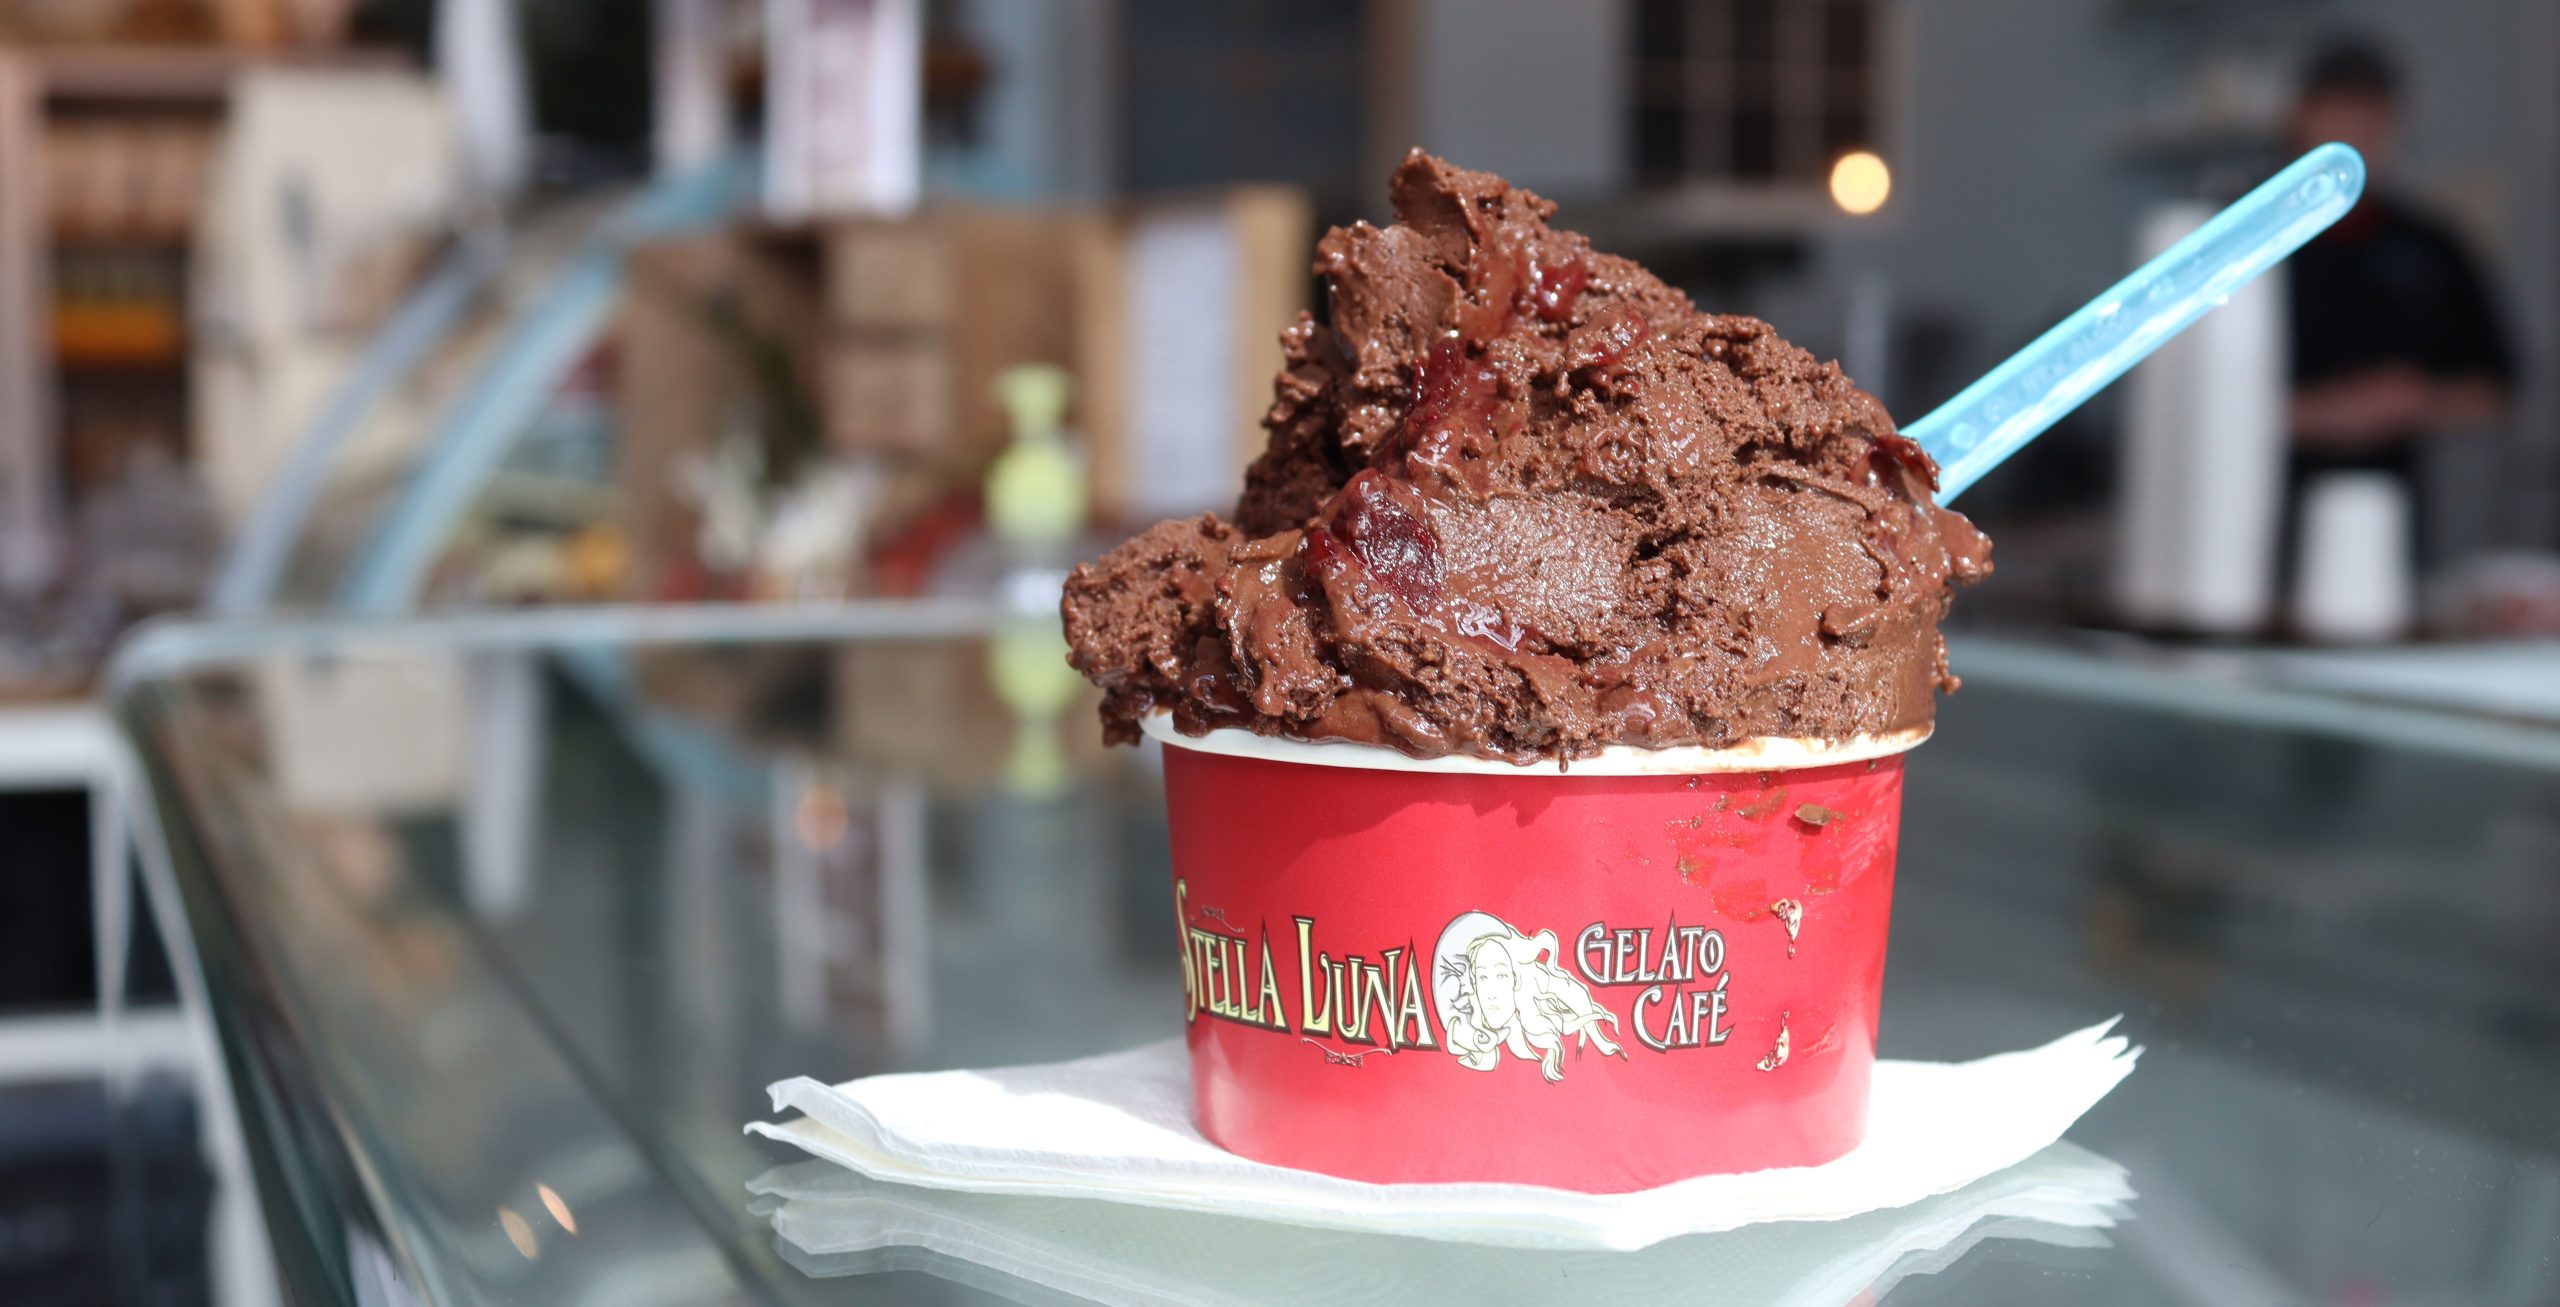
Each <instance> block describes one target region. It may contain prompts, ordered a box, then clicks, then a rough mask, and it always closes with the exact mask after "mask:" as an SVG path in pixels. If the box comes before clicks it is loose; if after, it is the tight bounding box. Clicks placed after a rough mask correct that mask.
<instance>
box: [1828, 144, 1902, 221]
mask: <svg viewBox="0 0 2560 1307" xmlns="http://www.w3.org/2000/svg"><path fill="white" fill-rule="evenodd" d="M1891 194H1893V171H1892V170H1891V169H1889V168H1887V167H1885V166H1884V160H1882V159H1879V158H1877V157H1876V156H1875V155H1874V154H1872V153H1870V152H1868V151H1866V150H1851V151H1850V152H1848V153H1847V154H1844V155H1841V156H1840V162H1838V163H1835V164H1833V165H1831V202H1832V203H1834V204H1837V205H1839V206H1840V207H1841V208H1842V209H1845V210H1847V211H1848V212H1850V213H1856V214H1868V213H1873V212H1875V211H1876V210H1878V209H1881V208H1883V207H1884V201H1885V197H1886V196H1888V195H1891Z"/></svg>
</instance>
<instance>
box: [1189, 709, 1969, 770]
mask: <svg viewBox="0 0 2560 1307" xmlns="http://www.w3.org/2000/svg"><path fill="white" fill-rule="evenodd" d="M1138 727H1139V729H1140V730H1142V731H1145V732H1146V734H1147V737H1148V738H1150V739H1154V740H1160V741H1162V742H1163V743H1164V744H1165V745H1166V746H1167V747H1169V748H1175V749H1188V750H1190V751H1192V752H1194V753H1214V754H1220V755H1223V756H1225V757H1229V758H1256V759H1260V760H1262V761H1265V762H1289V763H1298V764H1301V765H1303V766H1309V767H1350V768H1354V769H1358V770H1363V771H1400V772H1426V773H1438V774H1441V775H1450V776H1520V777H1533V776H1704V775H1713V774H1719V773H1737V772H1763V771H1801V770H1803V769H1805V768H1808V767H1831V766H1837V765H1838V764H1840V763H1844V762H1868V761H1871V760H1874V759H1877V758H1889V757H1892V756H1893V755H1895V754H1898V753H1904V752H1907V751H1909V750H1911V749H1913V748H1916V747H1918V746H1919V745H1920V744H1921V743H1922V742H1923V741H1925V740H1927V739H1928V738H1929V735H1930V732H1931V730H1932V728H1931V727H1928V726H1914V727H1910V728H1907V729H1905V730H1899V731H1887V732H1883V733H1881V734H1874V735H1866V734H1861V735H1853V736H1850V737H1849V738H1848V739H1845V740H1826V739H1816V738H1810V737H1806V738H1797V737H1792V736H1774V735H1773V736H1755V737H1753V738H1751V739H1748V740H1744V741H1741V742H1740V743H1737V744H1730V745H1726V746H1724V747H1723V748H1715V749H1710V748H1707V747H1705V746H1702V745H1681V746H1677V747H1674V748H1668V749H1638V748H1633V747H1630V746H1628V745H1623V744H1613V745H1610V746H1608V747H1606V748H1603V749H1602V750H1600V752H1598V753H1596V754H1593V755H1591V756H1589V757H1586V758H1576V759H1574V760H1573V761H1572V762H1571V763H1568V764H1559V763H1557V762H1556V761H1555V760H1553V759H1543V760H1540V761H1538V762H1531V763H1510V762H1500V761H1497V760H1495V759H1491V758H1477V757H1472V756H1466V755H1451V756H1449V757H1445V758H1414V757H1408V756H1407V755H1405V754H1401V753H1398V752H1396V751H1395V750H1393V749H1389V748H1383V747H1380V746H1378V745H1372V744H1354V743H1351V742H1349V741H1343V740H1327V741H1321V742H1319V741H1310V740H1292V739H1287V738H1284V737H1280V736H1271V735H1256V734H1254V733H1253V732H1251V731H1247V730H1239V729H1237V728H1234V727H1221V728H1219V729H1218V730H1214V731H1211V732H1209V733H1208V734H1207V735H1185V734H1183V733H1182V732H1180V731H1177V730H1175V729H1174V728H1173V715H1172V714H1171V713H1161V712H1159V713H1151V714H1149V715H1147V716H1146V717H1145V718H1142V719H1141V720H1140V721H1139V723H1138Z"/></svg>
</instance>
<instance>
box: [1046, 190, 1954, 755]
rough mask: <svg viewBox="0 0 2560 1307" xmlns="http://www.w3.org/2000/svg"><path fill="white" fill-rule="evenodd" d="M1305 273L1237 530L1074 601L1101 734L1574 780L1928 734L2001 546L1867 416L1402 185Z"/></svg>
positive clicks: (1711, 331) (1605, 262)
mask: <svg viewBox="0 0 2560 1307" xmlns="http://www.w3.org/2000/svg"><path fill="white" fill-rule="evenodd" d="M1393 195H1394V200H1395V209H1396V214H1397V217H1398V219H1399V221H1397V222H1396V223H1395V224H1394V225H1392V226H1389V227H1385V228H1378V227H1372V226H1370V225H1368V224H1367V223H1358V224H1354V225H1353V226H1350V227H1341V228H1336V229H1334V230H1333V231H1331V232H1329V233H1327V234H1326V236H1325V237H1324V239H1323V241H1322V242H1320V243H1319V244H1318V245H1317V247H1316V269H1317V271H1318V272H1320V273H1321V274H1322V275H1323V276H1324V278H1325V282H1326V285H1327V286H1328V288H1329V290H1330V296H1331V301H1330V302H1331V312H1330V314H1329V318H1330V321H1329V322H1328V323H1324V324H1319V323H1317V322H1316V321H1315V320H1314V319H1313V318H1311V317H1308V316H1303V315H1302V316H1301V317H1300V318H1299V319H1298V321H1297V322H1296V323H1295V324H1294V325H1292V326H1290V327H1289V328H1288V329H1287V330H1286V331H1284V332H1282V333H1281V337H1280V340H1281V346H1282V349H1283V351H1284V354H1285V363H1286V366H1285V367H1284V368H1283V369H1282V371H1281V372H1280V375H1279V376H1278V378H1277V379H1276V380H1275V381H1274V383H1273V387H1272V389H1273V401H1272V405H1271V411H1270V413H1269V414H1268V415H1267V416H1266V417H1265V418H1264V419H1263V424H1264V425H1265V426H1266V427H1268V428H1269V429H1270V432H1271V441H1270V445H1269V447H1268V448H1267V449H1266V450H1265V451H1264V452H1263V454H1262V456H1261V457H1260V458H1259V459H1257V460H1256V461H1255V462H1254V464H1253V466H1252V468H1251V469H1250V470H1249V471H1248V472H1247V473H1246V475H1245V489H1244V497H1243V499H1242V500H1241V501H1240V502H1239V503H1238V504H1237V505H1236V511H1235V515H1234V519H1233V521H1231V522H1230V521H1227V520H1222V519H1220V518H1218V517H1216V516H1207V517H1202V518H1198V519H1196V520H1192V521H1177V522H1165V523H1162V524H1159V525H1158V526H1156V527H1155V528H1153V529H1152V530H1149V531H1147V532H1146V533H1144V534H1142V535H1140V536H1138V537H1137V538H1136V539H1134V540H1131V541H1129V542H1128V543H1126V544H1123V545H1121V546H1120V547H1119V548H1117V549H1114V550H1112V551H1111V552H1110V553H1109V554H1106V555H1104V556H1103V557H1102V558H1101V559H1100V560H1099V561H1096V562H1093V563H1089V564H1086V565H1085V566H1083V567H1079V568H1077V569H1076V571H1075V574H1074V575H1073V576H1072V577H1070V578H1069V579H1068V582H1067V588H1066V600H1065V603H1064V605H1063V607H1064V611H1065V616H1066V623H1067V636H1068V639H1069V641H1070V643H1071V644H1072V645H1073V648H1074V652H1073V654H1072V656H1071V660H1072V661H1073V663H1074V664H1075V666H1076V668H1077V670H1079V671H1082V672H1083V673H1084V674H1085V675H1086V676H1088V677H1090V678H1092V680H1093V681H1094V683H1095V684H1097V685H1099V686H1101V687H1102V690H1103V692H1104V701H1103V706H1102V719H1103V729H1104V733H1105V734H1106V735H1107V736H1108V737H1109V738H1111V739H1113V740H1135V739H1136V738H1137V737H1138V722H1139V720H1140V719H1142V718H1143V717H1145V716H1147V715H1148V714H1150V713H1157V712H1169V713H1171V714H1172V716H1173V723H1174V726H1175V728H1176V729H1178V730H1181V731H1183V732H1185V733H1187V734H1193V735H1199V734H1205V733H1207V732H1209V731H1212V730H1215V729H1218V728H1220V727H1238V728H1242V729H1245V730H1250V731H1254V732H1257V733H1260V734H1264V735H1285V736H1291V737H1295V738H1298V739H1305V740H1347V741H1354V742H1357V743H1361V744H1372V745H1383V746H1386V747H1388V748H1393V749H1398V750H1401V751H1403V752H1405V753H1408V754H1412V755H1415V756H1418V757H1435V756H1440V755H1444V754H1451V753H1464V754H1472V755H1477V756H1481V757H1489V758H1500V759H1508V760H1512V761H1530V760H1534V759H1538V758H1563V759H1570V758H1575V757H1580V756H1584V755H1588V754H1590V753H1593V752H1595V751H1597V750H1599V749H1601V748H1603V747H1605V746H1608V745H1613V744H1623V745H1632V746H1636V747H1641V748H1663V747H1669V746H1675V745H1706V746H1710V747H1714V746H1723V745H1728V744H1733V743H1736V742H1739V741H1742V740H1746V739H1750V738H1753V737H1761V736H1788V737H1810V738H1818V739H1825V740H1842V739H1847V738H1850V737H1853V736H1857V735H1861V734H1873V733H1881V732H1889V731H1897V730H1901V729H1904V728H1909V727H1918V726H1925V725H1926V724H1927V723H1928V722H1929V721H1930V719H1931V716H1932V714H1933V713H1934V711H1935V701H1934V700H1935V695H1936V692H1937V691H1938V690H1940V689H1941V688H1943V689H1948V690H1952V689H1954V688H1955V678H1953V677H1952V676H1950V675H1948V673H1947V667H1946V648H1945V644H1944V642H1943V641H1942V640H1941V639H1940V638H1939V635H1938V621H1939V619H1940V618H1941V617H1942V616H1944V615H1945V613H1946V609H1947V602H1948V593H1949V589H1950V587H1951V586H1952V585H1954V584H1956V583H1961V582H1969V581H1973V580H1976V579H1978V578H1980V577H1981V576H1983V575H1984V574H1986V573H1988V572H1989V571H1990V570H1991V563H1990V542H1989V541H1988V540H1986V539H1985V538H1984V537H1983V535H1982V534H1981V532H1979V531H1976V530H1975V529H1974V527H1973V525H1972V523H1970V522H1967V521H1966V520H1965V519H1964V518H1963V517H1962V516H1960V515H1958V514H1956V513H1955V512H1953V511H1951V510H1948V509H1944V508H1940V507H1938V506H1937V505H1936V504H1935V503H1934V502H1933V501H1932V499H1931V494H1932V492H1933V490H1934V489H1935V482H1936V477H1937V469H1936V468H1935V467H1934V466H1933V465H1932V464H1931V463H1930V461H1929V459H1928V456H1927V455H1925V454H1923V453H1922V452H1921V451H1920V449H1919V447H1918V446H1916V445H1914V444H1912V443H1911V442H1910V441H1909V440H1906V439H1904V438H1903V437H1902V436H1900V435H1898V434H1896V432H1895V431H1894V426H1893V420H1892V419H1891V418H1890V417H1888V416H1886V414H1885V411H1884V406H1883V405H1881V404H1879V403H1877V402H1876V400H1875V398H1874V397H1873V396H1871V395H1869V394H1867V393H1866V392H1865V391H1862V390H1860V389H1858V388H1857V387H1856V386H1854V385H1851V384H1850V383H1849V380H1848V378H1846V377H1844V376H1842V375H1841V373H1840V369H1839V367H1838V366H1837V365H1836V364H1831V363H1822V362H1818V361H1816V360H1815V359H1814V358H1813V356H1811V355H1809V354H1807V353H1805V352H1804V351H1803V350H1801V349H1798V348H1796V347H1795V346H1793V345H1790V344H1788V343H1787V342H1785V341H1783V340H1780V339H1779V338H1778V337H1777V335H1776V334H1775V333H1774V332H1772V331H1771V330H1770V329H1769V326H1768V324H1767V323H1764V322H1761V321H1759V320H1758V319H1755V318H1746V317H1735V316H1727V315H1721V314H1712V313H1701V312H1699V311H1698V310H1697V309H1696V308H1695V307H1694V306H1692V305H1691V304H1690V303H1689V300H1688V298H1687V297H1686V296H1684V295H1682V294H1681V293H1680V292H1679V291H1676V290H1673V289H1671V288H1670V287H1668V286H1665V285H1663V284H1662V283H1661V282H1660V281H1657V280H1655V279H1654V277H1653V276H1652V275H1651V274H1649V273H1647V272H1646V271H1644V269H1642V268H1639V267H1637V266H1636V265H1635V264H1633V263H1631V262H1628V261H1627V260H1625V259H1621V258H1616V257H1613V256H1611V255H1607V254H1600V253H1596V252H1594V251H1593V250H1592V249H1591V246H1590V243H1589V242H1588V241H1586V240H1584V239H1583V238H1582V237H1580V236H1577V235H1574V234H1572V233H1570V232H1560V231H1556V230H1553V229H1551V228H1550V227H1548V225H1547V218H1548V217H1549V215H1550V214H1552V213H1553V212H1554V209H1555V206H1554V205H1552V204H1550V203H1548V202H1547V201H1546V200H1543V199H1541V198H1539V197H1538V196H1536V195H1533V194H1531V193H1530V192H1528V191H1525V190H1520V189H1518V188H1516V187H1513V186H1511V185H1509V184H1508V183H1506V182H1504V181H1503V180H1502V179H1500V178H1498V177H1494V176H1492V175H1490V174H1487V173H1479V172H1468V171H1465V170H1463V169H1459V168H1455V167H1452V166H1450V165H1449V164H1447V163H1445V162H1443V161H1441V160H1439V159H1436V158H1433V157H1431V156H1429V155H1426V154H1423V153H1422V152H1420V151H1416V152H1414V153H1413V154H1412V155H1410V156H1408V157H1407V158H1406V159H1405V161H1404V164H1403V166H1402V167H1400V168H1398V169H1397V171H1396V175H1395V181H1394V185H1393Z"/></svg>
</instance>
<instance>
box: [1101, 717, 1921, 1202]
mask: <svg viewBox="0 0 2560 1307" xmlns="http://www.w3.org/2000/svg"><path fill="white" fill-rule="evenodd" d="M1146 728H1147V733H1148V734H1150V735H1152V736H1154V737H1156V738H1157V739H1159V740H1162V741H1164V742H1165V744H1166V745H1167V746H1169V747H1168V748H1167V749H1166V751H1165V797H1166V802H1167V804H1168V806H1169V810H1170V816H1171V824H1172V836H1173V866H1174V907H1175V910H1176V912H1177V914H1178V916H1179V925H1180V934H1181V942H1182V980H1183V994H1184V1011H1185V1016H1186V1033H1187V1038H1188V1042H1189V1045H1190V1052H1191V1089H1192V1108H1193V1113H1194V1115H1195V1117H1196V1119H1197V1120H1198V1122H1199V1125H1200V1129H1201V1132H1202V1133H1203V1134H1205V1135H1207V1136H1208V1137H1209V1138H1210V1139H1212V1140H1214V1141H1216V1142H1217V1143H1218V1144H1219V1145H1220V1146H1222V1147H1225V1148H1227V1149H1229V1150H1230V1151H1232V1152H1235V1153H1238V1154H1241V1155H1243V1156H1245V1157H1250V1158H1253V1159H1255V1160H1257V1161H1262V1162H1269V1163H1272V1164H1274V1165H1279V1166H1288V1167H1296V1168H1299V1169H1302V1170H1308V1171H1318V1172H1322V1173H1324V1174H1327V1175H1335V1176H1342V1177H1345V1178H1348V1179H1354V1180H1369V1181H1380V1182H1441V1181H1505V1182H1514V1183H1522V1184H1539V1185H1550V1186H1554V1187H1556V1188H1562V1189H1575V1190H1581V1191H1584V1192H1589V1193H1618V1192H1625V1191H1629V1190H1635V1189H1644V1188H1649V1187H1651V1186H1654V1185H1658V1184H1663V1183H1667V1182H1669V1181H1673V1180H1679V1179H1684V1178H1687V1177H1689V1176H1695V1175H1707V1174H1716V1173H1729V1172H1740V1171H1756V1170H1761V1169H1764V1168H1768V1167H1780V1166H1810V1165H1815V1164H1818V1163H1822V1162H1827V1161H1830V1160H1831V1159H1833V1158H1835V1157H1838V1156H1840V1155H1841V1154H1843V1153H1845V1152H1848V1151H1849V1150H1850V1149H1851V1148H1853V1147H1855V1146H1856V1145H1857V1143H1858V1141H1859V1139H1860V1138H1862V1137H1863V1136H1864V1135H1865V1133H1866V1121H1867V1083H1868V1078H1869V1074H1870V1072H1871V1070H1872V1069H1873V1066H1874V1063H1875V1034H1876V1011H1877V1006H1878V1003H1879V1001H1880V999H1881V996H1882V995H1881V991H1882V987H1883V981H1884V952H1885V929H1886V922H1887V918H1888V915H1889V913H1890V909H1891V903H1892V897H1893V855H1894V845H1895V840H1896V836H1897V834H1898V832H1899V828H1900V824H1901V800H1902V758H1901V754H1902V753H1903V751H1905V750H1907V749H1909V748H1910V747H1911V746H1913V745H1915V744H1917V743H1919V742H1920V741H1921V740H1922V739H1924V738H1926V732H1925V731H1911V732H1905V733H1901V734H1896V735H1891V736H1880V737H1872V738H1866V739H1860V740H1855V741H1850V742H1846V743H1826V742H1820V741H1802V740H1760V741H1754V742H1751V743H1749V744H1746V745H1744V746H1741V747H1738V748H1732V749H1720V750H1707V749H1670V750H1658V751H1643V750H1627V749H1620V750H1613V751H1610V752H1609V753H1606V754H1604V755H1602V756H1601V757H1599V758H1595V759H1589V760H1585V761H1580V762H1576V763H1573V764H1572V765H1571V766H1570V767H1569V768H1558V767H1557V766H1555V765H1554V764H1552V763H1549V764H1542V765H1537V766H1530V767H1517V766H1512V765H1510V764H1507V763H1499V762H1488V761H1483V760H1479V759H1472V758H1453V759H1437V760H1432V761H1428V762H1424V761H1417V760H1414V759H1411V758H1407V757H1405V756H1404V755H1402V754H1398V753H1394V752H1391V751H1388V750H1384V749H1376V748H1369V747H1365V746H1360V745H1348V744H1305V743H1299V742H1295V741H1285V740H1266V739H1262V738H1259V737H1256V736H1253V735H1251V734H1248V733H1245V732H1242V731H1220V732H1216V733H1214V734H1211V735H1209V736H1206V737H1202V738H1198V739H1194V738H1191V737H1188V736H1183V735H1180V734H1178V733H1176V732H1174V731H1173V730H1172V729H1171V727H1170V724H1169V722H1167V721H1166V720H1165V719H1163V718H1161V717H1159V718H1156V719H1153V720H1150V721H1149V722H1147V723H1146Z"/></svg>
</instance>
